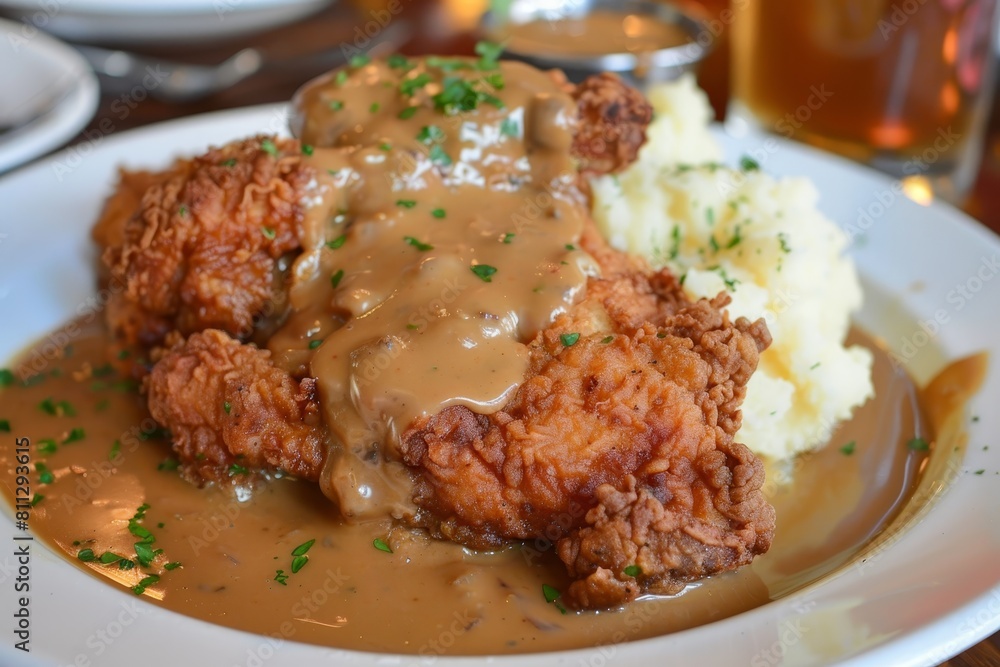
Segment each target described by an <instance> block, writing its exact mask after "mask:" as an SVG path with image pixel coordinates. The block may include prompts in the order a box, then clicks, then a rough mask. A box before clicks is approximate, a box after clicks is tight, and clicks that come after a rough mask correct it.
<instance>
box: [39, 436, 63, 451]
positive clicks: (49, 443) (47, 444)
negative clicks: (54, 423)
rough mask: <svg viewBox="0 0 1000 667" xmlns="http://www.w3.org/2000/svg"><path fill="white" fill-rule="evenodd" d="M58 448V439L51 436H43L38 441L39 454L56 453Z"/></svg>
mask: <svg viewBox="0 0 1000 667" xmlns="http://www.w3.org/2000/svg"><path fill="white" fill-rule="evenodd" d="M58 448H59V447H58V446H57V445H56V441H55V440H52V439H51V438H43V439H42V440H39V441H38V453H39V454H55V453H56V450H57V449H58Z"/></svg>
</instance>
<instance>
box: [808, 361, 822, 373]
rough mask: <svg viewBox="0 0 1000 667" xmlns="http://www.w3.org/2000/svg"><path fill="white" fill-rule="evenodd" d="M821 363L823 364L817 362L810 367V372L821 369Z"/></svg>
mask: <svg viewBox="0 0 1000 667" xmlns="http://www.w3.org/2000/svg"><path fill="white" fill-rule="evenodd" d="M820 363H821V362H819V361H817V362H816V363H815V364H813V365H812V366H810V367H809V370H811V371H814V370H816V369H817V368H819V365H820Z"/></svg>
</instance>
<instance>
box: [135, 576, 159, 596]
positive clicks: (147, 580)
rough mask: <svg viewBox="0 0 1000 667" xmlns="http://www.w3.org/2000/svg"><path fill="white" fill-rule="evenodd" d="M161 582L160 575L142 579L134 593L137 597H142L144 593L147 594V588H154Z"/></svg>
mask: <svg viewBox="0 0 1000 667" xmlns="http://www.w3.org/2000/svg"><path fill="white" fill-rule="evenodd" d="M159 580H160V575H158V574H150V575H147V576H145V577H143V578H142V579H140V580H139V583H137V584H136V585H135V586H133V587H132V592H133V593H135V594H136V595H142V594H143V593H145V592H146V587H147V586H152V585H153V584H155V583H156V582H158V581H159Z"/></svg>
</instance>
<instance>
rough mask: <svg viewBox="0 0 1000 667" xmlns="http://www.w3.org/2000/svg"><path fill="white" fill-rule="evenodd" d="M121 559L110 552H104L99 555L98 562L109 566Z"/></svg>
mask: <svg viewBox="0 0 1000 667" xmlns="http://www.w3.org/2000/svg"><path fill="white" fill-rule="evenodd" d="M121 559H122V557H121V556H119V555H118V554H116V553H112V552H110V551H105V552H104V553H102V554H101V557H100V558H99V559H98V560H100V561H101V562H102V563H103V564H105V565H111V564H112V563H117V562H118V561H120V560H121Z"/></svg>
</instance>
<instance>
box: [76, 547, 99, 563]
mask: <svg viewBox="0 0 1000 667" xmlns="http://www.w3.org/2000/svg"><path fill="white" fill-rule="evenodd" d="M76 557H77V558H79V559H80V560H82V561H83V562H84V563H89V562H90V561H92V560H94V559H95V558H97V556H95V555H94V550H93V549H80V551H78V552H77V554H76Z"/></svg>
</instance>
